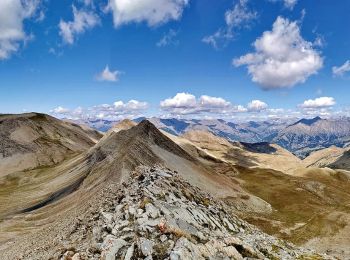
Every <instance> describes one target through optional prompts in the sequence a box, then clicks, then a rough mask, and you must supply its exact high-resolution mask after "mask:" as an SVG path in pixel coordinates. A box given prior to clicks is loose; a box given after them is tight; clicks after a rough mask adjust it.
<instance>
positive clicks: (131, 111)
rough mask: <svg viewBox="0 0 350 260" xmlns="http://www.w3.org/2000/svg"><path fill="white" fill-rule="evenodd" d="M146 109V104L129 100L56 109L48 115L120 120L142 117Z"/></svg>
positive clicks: (79, 118)
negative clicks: (85, 106)
mask: <svg viewBox="0 0 350 260" xmlns="http://www.w3.org/2000/svg"><path fill="white" fill-rule="evenodd" d="M147 109H148V103H147V102H143V101H137V100H130V101H128V102H123V101H116V102H114V103H113V104H102V105H97V106H93V107H89V108H82V107H78V108H76V109H73V110H69V109H66V108H63V107H57V108H55V109H53V110H51V111H50V113H51V114H53V115H55V116H58V117H64V118H68V119H73V120H97V119H105V120H121V119H124V118H135V117H139V116H142V115H143V113H144V112H145V111H146V110H147Z"/></svg>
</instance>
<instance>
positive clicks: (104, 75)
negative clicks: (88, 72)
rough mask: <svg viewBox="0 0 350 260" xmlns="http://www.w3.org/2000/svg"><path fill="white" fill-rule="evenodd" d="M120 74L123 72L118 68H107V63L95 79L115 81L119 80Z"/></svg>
mask: <svg viewBox="0 0 350 260" xmlns="http://www.w3.org/2000/svg"><path fill="white" fill-rule="evenodd" d="M121 74H123V72H121V71H118V70H115V71H111V70H110V69H109V66H108V65H107V66H106V67H105V69H104V70H103V71H102V72H101V73H99V74H98V75H97V76H96V79H97V80H98V81H110V82H117V81H119V78H120V75H121Z"/></svg>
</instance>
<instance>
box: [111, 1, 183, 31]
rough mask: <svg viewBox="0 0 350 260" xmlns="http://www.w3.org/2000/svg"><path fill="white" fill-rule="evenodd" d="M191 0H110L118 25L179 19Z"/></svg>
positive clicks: (154, 24)
mask: <svg viewBox="0 0 350 260" xmlns="http://www.w3.org/2000/svg"><path fill="white" fill-rule="evenodd" d="M188 3H189V0H133V1H126V0H109V4H108V9H109V10H111V11H112V13H113V19H114V25H115V26H116V27H118V26H121V25H123V24H128V23H133V22H134V23H140V22H146V23H147V24H148V25H149V26H157V25H160V24H164V23H166V22H168V21H170V20H179V19H180V18H181V16H182V13H183V10H184V8H185V7H186V6H187V5H188Z"/></svg>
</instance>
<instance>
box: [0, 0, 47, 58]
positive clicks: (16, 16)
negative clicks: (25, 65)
mask: <svg viewBox="0 0 350 260" xmlns="http://www.w3.org/2000/svg"><path fill="white" fill-rule="evenodd" d="M40 4H41V1H40V0H22V1H21V0H1V1H0V60H3V59H8V58H9V57H10V56H11V54H13V53H15V52H17V51H18V50H19V49H20V47H21V44H22V43H24V42H26V41H27V40H28V39H30V38H31V36H28V35H27V34H26V32H25V31H24V25H23V23H24V21H25V20H27V19H30V18H34V17H35V16H36V14H37V11H38V9H39V6H40Z"/></svg>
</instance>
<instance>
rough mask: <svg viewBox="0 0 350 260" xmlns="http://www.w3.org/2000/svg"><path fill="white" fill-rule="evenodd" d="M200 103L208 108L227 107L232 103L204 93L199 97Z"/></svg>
mask: <svg viewBox="0 0 350 260" xmlns="http://www.w3.org/2000/svg"><path fill="white" fill-rule="evenodd" d="M199 105H200V106H201V107H206V108H225V107H229V106H230V105H231V103H230V102H228V101H226V100H225V99H223V98H221V97H210V96H207V95H203V96H201V97H200V98H199Z"/></svg>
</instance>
